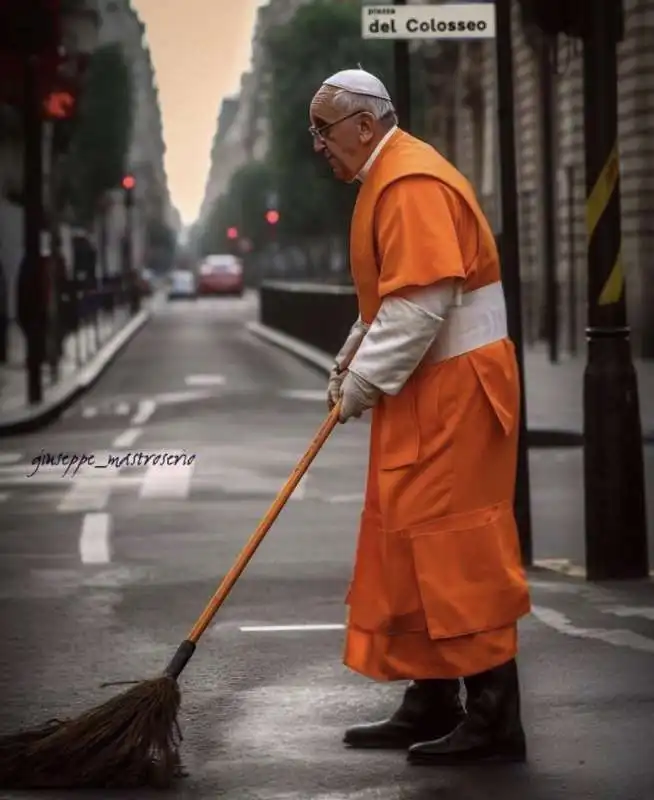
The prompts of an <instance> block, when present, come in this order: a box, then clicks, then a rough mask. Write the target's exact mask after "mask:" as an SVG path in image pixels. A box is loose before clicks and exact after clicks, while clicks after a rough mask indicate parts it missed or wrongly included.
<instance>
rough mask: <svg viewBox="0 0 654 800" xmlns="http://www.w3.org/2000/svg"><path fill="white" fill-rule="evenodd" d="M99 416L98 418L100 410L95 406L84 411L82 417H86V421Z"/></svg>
mask: <svg viewBox="0 0 654 800" xmlns="http://www.w3.org/2000/svg"><path fill="white" fill-rule="evenodd" d="M97 416H98V409H97V408H94V407H93V406H89V407H88V408H83V409H82V417H84V419H91V417H97Z"/></svg>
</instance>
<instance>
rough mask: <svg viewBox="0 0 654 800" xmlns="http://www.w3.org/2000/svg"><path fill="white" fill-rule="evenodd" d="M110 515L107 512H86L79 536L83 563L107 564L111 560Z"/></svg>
mask: <svg viewBox="0 0 654 800" xmlns="http://www.w3.org/2000/svg"><path fill="white" fill-rule="evenodd" d="M110 534H111V517H110V516H109V514H104V513H103V514H86V515H85V516H84V520H83V521H82V532H81V534H80V537H79V554H80V558H81V560H82V563H83V564H108V563H109V562H110V561H111V545H110V541H109V537H110Z"/></svg>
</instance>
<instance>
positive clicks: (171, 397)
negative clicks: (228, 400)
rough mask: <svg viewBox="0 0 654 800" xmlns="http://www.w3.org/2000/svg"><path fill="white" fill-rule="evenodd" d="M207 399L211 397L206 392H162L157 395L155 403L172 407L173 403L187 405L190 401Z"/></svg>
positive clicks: (209, 393)
mask: <svg viewBox="0 0 654 800" xmlns="http://www.w3.org/2000/svg"><path fill="white" fill-rule="evenodd" d="M208 397H211V392H210V391H206V390H197V389H196V390H195V391H192V390H191V391H188V392H164V393H163V394H158V395H157V402H158V403H159V405H168V404H170V405H174V404H175V403H188V402H190V401H191V400H205V399H206V398H208Z"/></svg>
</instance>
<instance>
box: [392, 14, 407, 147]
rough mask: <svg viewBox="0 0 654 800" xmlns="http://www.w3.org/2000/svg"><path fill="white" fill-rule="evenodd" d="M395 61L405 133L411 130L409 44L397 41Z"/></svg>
mask: <svg viewBox="0 0 654 800" xmlns="http://www.w3.org/2000/svg"><path fill="white" fill-rule="evenodd" d="M394 5H396V6H405V5H406V0H395V2H394ZM393 59H394V66H395V106H396V109H395V110H396V111H397V117H398V120H399V124H400V127H401V128H403V129H404V130H405V131H408V130H410V129H411V68H410V58H409V42H408V41H407V40H406V39H396V40H395V42H394V43H393Z"/></svg>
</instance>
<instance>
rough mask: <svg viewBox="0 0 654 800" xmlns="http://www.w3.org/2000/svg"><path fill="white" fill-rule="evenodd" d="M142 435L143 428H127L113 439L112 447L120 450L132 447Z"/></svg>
mask: <svg viewBox="0 0 654 800" xmlns="http://www.w3.org/2000/svg"><path fill="white" fill-rule="evenodd" d="M142 433H143V428H128V429H127V430H126V431H123V432H122V433H121V434H120V435H119V436H116V438H115V439H114V443H113V446H114V447H117V448H119V449H121V450H122V448H123V447H127V448H129V447H132V445H134V443H135V442H136V440H137V439H138V438H139V436H140V435H141V434H142Z"/></svg>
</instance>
